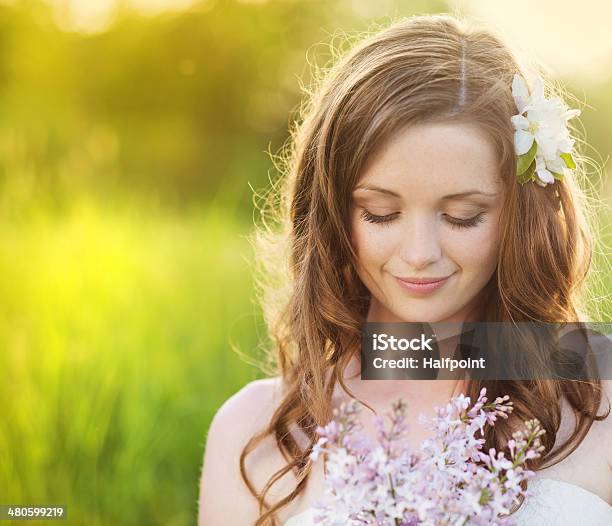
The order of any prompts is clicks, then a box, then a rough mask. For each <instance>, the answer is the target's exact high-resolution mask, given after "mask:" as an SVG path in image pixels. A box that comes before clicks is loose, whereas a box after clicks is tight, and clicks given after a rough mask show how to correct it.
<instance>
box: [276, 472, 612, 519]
mask: <svg viewBox="0 0 612 526" xmlns="http://www.w3.org/2000/svg"><path fill="white" fill-rule="evenodd" d="M529 489H530V491H531V492H532V493H533V495H532V496H531V497H529V498H527V499H526V500H525V502H523V504H522V505H521V507H520V508H519V510H518V511H517V512H516V513H514V514H513V515H512V516H511V517H512V520H513V522H514V524H516V526H576V525H580V526H612V506H610V505H609V504H608V503H607V502H606V501H605V500H603V499H602V498H601V497H600V496H598V495H595V493H591V492H590V491H587V490H586V489H584V488H581V487H580V486H576V485H575V484H570V483H568V482H563V481H560V480H555V479H551V478H537V477H536V478H534V479H532V480H531V481H530V482H529ZM314 525H315V522H314V508H308V509H307V510H306V511H304V512H302V513H299V514H298V515H294V516H293V517H291V518H290V519H289V520H288V521H287V522H286V523H285V524H284V526H314Z"/></svg>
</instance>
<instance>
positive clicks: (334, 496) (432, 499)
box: [310, 388, 544, 526]
mask: <svg viewBox="0 0 612 526" xmlns="http://www.w3.org/2000/svg"><path fill="white" fill-rule="evenodd" d="M485 395H486V389H485V388H483V389H482V390H481V391H480V396H479V397H478V400H477V401H476V403H475V404H474V405H473V406H471V407H470V398H469V397H466V396H464V395H459V396H456V397H454V398H452V399H451V401H450V403H448V404H447V405H446V407H436V408H435V416H434V417H433V418H432V419H427V418H426V417H425V416H424V415H421V416H420V419H419V420H420V422H421V424H423V425H426V426H427V427H428V428H429V429H431V430H432V431H434V432H435V435H434V438H431V439H427V440H425V441H424V442H423V443H422V444H421V446H420V448H419V449H418V450H417V451H410V449H411V448H410V447H409V446H408V445H407V444H406V440H405V438H406V431H407V424H406V415H405V412H406V404H405V402H404V401H403V400H402V399H401V398H400V399H398V400H397V401H396V402H394V403H393V404H392V411H391V412H390V413H389V414H388V415H387V416H388V417H389V418H390V420H391V425H390V427H389V429H387V427H386V426H385V423H384V420H383V418H382V417H381V416H376V417H374V424H375V428H376V435H377V440H378V443H377V444H373V443H372V441H371V440H370V439H368V438H367V437H365V436H363V434H362V433H359V431H360V430H361V429H362V426H361V424H360V423H359V421H358V418H357V414H358V412H359V410H360V409H359V406H358V403H357V401H355V400H351V401H349V402H348V403H343V404H342V405H341V406H340V409H339V410H338V409H335V410H334V416H335V417H336V418H335V419H334V420H332V421H331V422H330V423H328V424H327V425H326V426H325V427H321V426H319V427H317V434H319V435H320V438H319V440H318V442H317V443H316V444H315V446H314V448H313V450H312V453H311V455H310V458H311V459H312V460H313V461H314V460H316V459H317V458H318V456H319V455H320V454H321V453H324V454H326V455H327V464H326V465H327V475H326V481H325V484H326V485H325V490H324V494H323V498H322V499H320V500H319V501H317V502H316V503H315V504H314V508H315V517H314V519H315V522H316V523H319V524H325V525H328V526H346V525H377V526H416V525H423V526H440V525H452V526H464V525H466V524H469V525H470V526H471V525H487V526H490V525H503V526H508V525H510V524H512V522H511V521H510V518H508V517H507V516H504V515H507V514H508V513H510V510H511V508H512V506H513V505H514V504H515V503H518V502H520V499H519V497H520V496H521V495H523V496H525V497H526V496H528V495H529V493H528V492H527V491H525V490H523V489H522V487H521V486H520V484H521V482H523V481H526V480H527V479H529V478H530V477H532V476H533V475H534V472H533V471H530V470H528V469H526V468H525V466H524V464H525V462H526V460H528V459H533V458H537V457H539V456H540V453H541V451H542V450H543V449H544V446H542V445H541V441H540V436H541V435H542V434H544V430H543V429H542V428H541V427H540V423H539V422H538V421H537V420H535V419H534V420H529V421H527V422H525V429H524V430H520V431H516V432H515V433H514V434H513V435H512V439H511V440H509V441H508V444H507V452H503V451H500V452H497V451H495V449H493V448H491V449H490V450H489V451H488V453H485V452H483V451H482V448H483V444H484V442H485V440H484V438H483V435H484V426H486V425H494V424H495V421H496V420H497V418H498V417H502V418H507V417H508V414H509V413H511V412H512V409H513V407H512V402H511V401H509V397H508V396H507V395H506V396H504V397H498V398H496V399H495V401H494V402H492V403H488V404H487V403H486V402H487V398H486V396H485ZM506 453H508V455H507V456H506Z"/></svg>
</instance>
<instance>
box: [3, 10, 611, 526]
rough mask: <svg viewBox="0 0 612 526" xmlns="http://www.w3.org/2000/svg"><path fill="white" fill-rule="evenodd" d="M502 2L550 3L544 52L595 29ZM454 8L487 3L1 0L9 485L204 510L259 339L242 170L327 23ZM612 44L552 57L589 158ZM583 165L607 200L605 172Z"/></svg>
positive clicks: (15, 494) (185, 513)
mask: <svg viewBox="0 0 612 526" xmlns="http://www.w3.org/2000/svg"><path fill="white" fill-rule="evenodd" d="M489 4H490V3H489ZM495 4H496V5H498V6H499V9H500V10H501V11H500V13H501V18H500V19H504V16H503V9H506V11H507V12H508V13H512V14H517V12H518V14H519V15H520V9H525V10H528V12H529V13H530V16H531V17H535V18H536V21H537V20H538V19H539V20H541V22H542V26H541V28H542V27H544V37H546V38H543V39H542V40H541V41H537V40H529V39H528V38H527V37H525V39H524V40H522V41H521V44H523V45H525V46H527V47H528V49H532V50H533V51H534V52H538V51H539V50H541V51H542V53H543V54H544V55H545V54H546V49H547V48H546V47H545V46H543V45H542V43H543V42H544V43H546V44H547V45H550V44H551V39H552V48H553V49H555V51H556V53H557V55H555V56H554V58H557V59H559V56H558V55H559V52H558V51H557V50H558V49H559V46H560V45H562V44H561V42H563V43H564V45H566V46H567V47H568V49H569V48H570V47H571V48H572V49H575V46H576V42H582V37H581V35H582V34H583V33H581V32H580V31H587V32H588V31H589V29H590V33H588V34H589V35H590V37H591V38H594V37H593V35H594V33H595V32H596V31H599V29H595V28H594V27H590V28H589V27H587V28H584V27H581V28H578V29H576V30H575V31H574V33H572V32H571V31H569V32H568V31H566V30H564V29H563V28H556V29H555V28H553V29H550V31H549V33H546V31H548V29H546V28H547V27H550V26H546V25H545V23H546V20H547V18H548V15H547V10H546V8H545V7H543V8H542V11H541V12H537V11H535V10H534V8H533V6H529V3H528V2H527V3H525V2H518V3H515V2H507V3H505V2H496V3H495ZM504 4H505V5H504ZM543 4H546V2H544V3H543ZM555 5H558V2H557V3H556V4H555ZM589 5H590V4H589V2H588V1H587V2H586V3H585V9H587V7H588V6H589ZM594 5H595V4H594ZM483 6H484V7H483ZM521 6H523V7H521ZM456 8H460V9H464V10H465V12H466V13H468V14H469V13H471V12H473V13H475V14H476V15H479V16H482V17H484V18H485V19H489V18H491V17H492V16H493V15H491V13H489V12H488V11H487V9H488V7H487V6H486V4H485V3H484V2H454V3H451V4H447V3H446V2H442V1H387V0H385V1H380V2H369V1H357V0H354V1H336V0H329V1H290V0H285V1H273V0H270V1H261V0H259V1H243V2H238V1H230V0H218V1H212V0H209V1H189V0H182V1H180V0H174V1H172V0H138V1H136V0H133V1H128V0H117V1H113V0H72V1H68V0H64V1H60V0H58V1H43V0H21V1H20V0H14V1H8V0H0V252H1V257H0V266H1V267H0V295H1V296H0V297H1V300H0V327H1V329H2V330H1V331H0V370H1V371H2V382H0V407H1V410H0V415H1V420H0V504H32V505H40V504H47V503H55V504H65V505H67V506H68V514H69V520H68V523H70V524H86V525H90V526H95V525H117V524H121V525H132V524H138V525H142V524H147V525H153V524H160V525H161V524H163V525H166V526H168V525H177V526H179V525H180V526H182V525H189V524H195V522H196V513H197V495H198V480H199V475H200V469H201V461H202V454H203V448H204V444H205V438H206V431H207V428H208V425H209V423H210V421H211V418H212V416H213V414H214V412H215V411H216V409H217V408H218V407H219V406H220V405H221V403H222V402H223V401H224V400H225V399H226V398H227V397H229V396H230V395H231V394H232V393H234V392H235V391H236V390H238V389H239V388H240V387H241V386H242V385H244V384H245V383H247V382H248V381H250V380H252V379H254V378H256V377H258V376H260V375H261V373H260V372H258V371H257V369H256V368H255V367H253V366H252V365H250V364H249V363H247V361H245V360H244V359H243V358H242V357H241V353H244V354H245V355H249V356H255V357H256V356H257V355H258V352H259V351H258V345H260V344H261V342H262V341H264V340H265V329H264V326H263V323H262V317H261V314H260V310H259V308H258V306H257V304H256V302H255V301H254V294H253V283H252V276H251V267H250V265H251V262H252V259H253V256H252V253H251V249H250V245H249V243H248V241H247V239H246V236H247V235H248V234H249V233H250V232H251V230H252V228H253V220H254V207H253V191H252V188H255V189H262V188H264V187H265V186H266V185H267V183H268V178H269V177H274V176H275V175H276V174H275V172H274V167H273V163H272V161H271V158H270V153H274V152H276V151H278V149H279V148H280V147H281V145H282V144H283V142H284V141H285V139H286V138H287V134H288V127H289V123H290V122H291V120H292V119H293V118H295V110H296V109H297V105H298V103H299V101H300V97H301V94H300V85H301V84H308V82H309V79H310V77H309V75H310V67H309V63H317V64H319V65H322V64H324V63H325V62H326V61H327V60H329V59H330V58H331V57H332V51H331V49H330V47H329V43H330V42H335V43H339V41H337V39H338V37H339V35H340V33H338V31H339V30H344V31H349V32H352V31H355V30H363V29H366V28H367V27H368V25H369V24H370V23H371V22H379V23H385V21H387V20H388V19H389V17H395V16H401V15H408V14H412V13H433V12H438V11H444V10H448V9H456ZM599 8H601V9H605V10H606V13H607V10H609V8H608V7H604V6H603V4H601V6H600V7H597V6H596V5H595V7H590V9H591V12H590V15H589V16H590V18H587V20H590V21H591V22H589V23H592V24H596V23H598V21H599V20H600V19H601V18H605V17H603V16H602V15H603V13H600V12H598V11H597V9H599ZM493 14H494V15H497V14H499V13H497V12H496V13H493ZM538 17H539V18H538ZM506 18H507V17H506ZM491 20H492V23H493V22H495V21H494V20H493V19H491ZM608 20H609V17H608ZM525 27H527V28H528V24H527V23H525ZM541 28H540V29H541ZM525 34H526V35H527V34H530V33H527V32H525ZM538 34H539V35H540V36H542V35H541V33H538ZM584 34H587V33H584ZM334 35H335V36H334ZM572 35H574V37H575V41H573V42H572ZM555 38H556V39H557V41H555ZM555 42H557V44H556V46H555ZM585 53H586V51H585ZM610 56H612V55H610ZM606 57H607V55H597V56H586V55H582V56H581V55H579V56H578V60H576V61H574V62H572V57H571V54H567V55H566V61H565V62H564V61H563V57H561V60H560V62H559V63H558V64H557V67H558V68H559V76H560V78H562V79H563V80H564V81H565V82H567V85H568V87H569V89H570V90H571V91H572V92H573V93H575V94H576V95H577V96H578V97H579V98H580V99H581V100H584V101H586V102H587V103H588V104H589V105H590V107H586V108H585V109H584V110H583V117H582V120H583V122H584V125H585V127H586V129H587V131H588V136H587V138H588V140H589V141H590V143H591V144H592V145H593V147H594V148H595V150H594V152H598V153H595V154H594V157H595V158H596V160H598V162H600V163H602V164H603V162H604V161H605V160H606V159H607V157H608V155H609V153H610V152H611V151H612V135H611V134H610V133H609V131H607V129H606V128H607V126H609V123H610V122H612V76H610V73H609V71H610V70H609V69H606V67H605V66H606V65H607V64H609V63H610V62H608V61H607V58H606ZM551 60H552V62H554V59H553V58H551ZM564 65H567V66H568V67H567V68H565V69H564V68H563V66H564ZM585 65H586V66H588V68H584V67H583V66H585ZM581 68H582V69H581ZM598 156H599V157H598ZM595 175H596V174H595ZM593 184H594V185H595V186H596V187H597V188H598V189H599V190H600V192H601V195H602V197H604V198H609V196H610V193H611V192H610V184H609V177H608V176H607V175H606V174H605V173H604V177H603V178H602V180H598V179H597V178H596V177H595V176H594V180H593ZM609 208H610V207H609V206H608V207H606V208H604V209H602V211H601V214H602V215H601V218H602V222H603V225H604V228H603V230H602V232H601V235H602V239H603V240H604V243H605V242H607V241H606V240H608V239H609V237H610V233H611V232H610V228H609V223H610V221H609V218H610V212H609ZM605 255H606V254H605V251H603V253H602V254H600V255H599V256H598V258H599V259H601V258H603V257H605ZM610 281H611V280H610V275H609V273H608V274H604V275H603V277H602V280H601V283H602V284H601V285H600V289H598V294H599V295H600V296H604V295H606V294H609V292H610V291H612V285H611V283H610ZM605 301H607V303H605V305H604V307H605V309H606V312H608V313H610V312H612V309H610V308H609V307H610V302H609V300H605ZM608 319H609V317H608ZM238 351H240V352H238Z"/></svg>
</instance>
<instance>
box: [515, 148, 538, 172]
mask: <svg viewBox="0 0 612 526" xmlns="http://www.w3.org/2000/svg"><path fill="white" fill-rule="evenodd" d="M537 151H538V145H537V143H536V142H535V141H533V144H532V145H531V148H529V151H528V152H527V153H524V154H523V155H519V156H518V157H517V159H516V175H517V176H518V175H523V174H524V173H525V171H526V170H527V168H529V167H530V166H531V163H532V162H533V160H534V159H535V156H536V152H537Z"/></svg>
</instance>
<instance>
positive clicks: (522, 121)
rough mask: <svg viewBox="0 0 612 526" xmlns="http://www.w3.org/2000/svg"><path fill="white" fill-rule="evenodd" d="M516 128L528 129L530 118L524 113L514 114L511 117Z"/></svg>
mask: <svg viewBox="0 0 612 526" xmlns="http://www.w3.org/2000/svg"><path fill="white" fill-rule="evenodd" d="M510 120H511V121H512V124H514V129H515V130H526V129H527V128H529V120H528V119H527V117H525V116H524V115H520V114H519V115H513V116H512V117H510Z"/></svg>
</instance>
